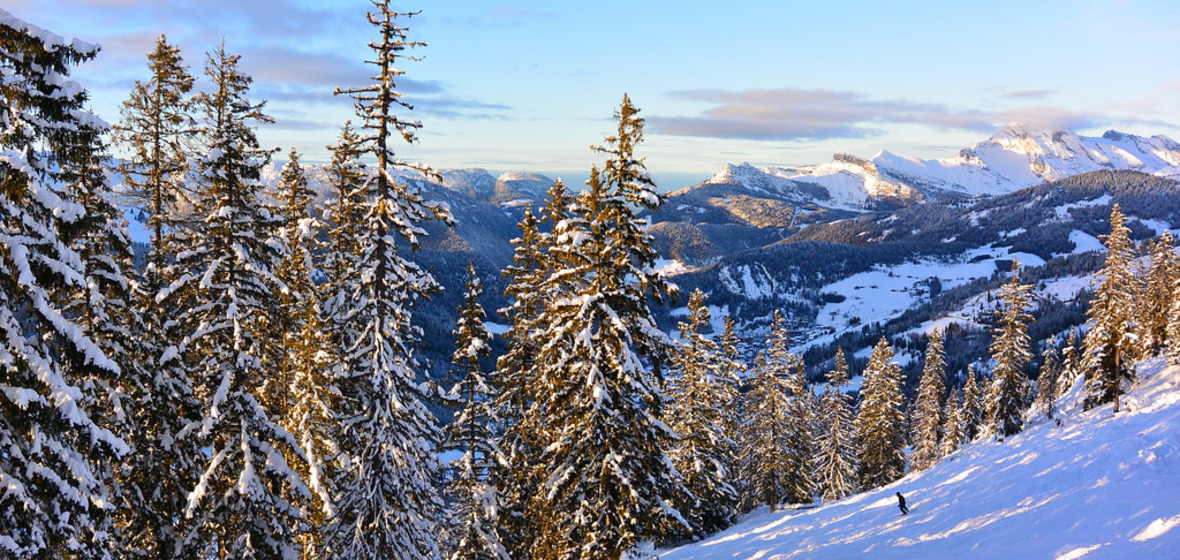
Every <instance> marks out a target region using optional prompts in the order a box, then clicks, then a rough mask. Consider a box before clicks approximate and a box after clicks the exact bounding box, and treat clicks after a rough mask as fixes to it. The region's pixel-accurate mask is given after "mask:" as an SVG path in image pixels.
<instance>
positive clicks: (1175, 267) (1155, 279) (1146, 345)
mask: <svg viewBox="0 0 1180 560" xmlns="http://www.w3.org/2000/svg"><path fill="white" fill-rule="evenodd" d="M1174 245H1175V240H1174V239H1173V238H1172V234H1171V232H1168V231H1165V232H1164V233H1162V234H1160V236H1159V238H1157V239H1156V240H1155V242H1154V243H1152V244H1151V263H1150V264H1149V265H1148V267H1147V273H1146V274H1145V275H1144V276H1145V277H1144V279H1143V282H1142V283H1141V285H1140V287H1141V289H1142V293H1141V294H1140V295H1139V297H1137V298H1135V303H1136V305H1137V309H1136V312H1135V314H1136V317H1137V320H1138V325H1137V328H1138V330H1139V333H1140V335H1139V346H1140V348H1139V355H1140V356H1143V357H1151V356H1159V355H1162V354H1163V352H1164V349H1165V348H1166V347H1167V345H1168V322H1169V321H1168V319H1169V316H1170V314H1171V312H1172V307H1173V292H1174V291H1175V287H1176V286H1175V284H1176V279H1177V278H1178V277H1180V262H1177V259H1176V248H1175V246H1174Z"/></svg>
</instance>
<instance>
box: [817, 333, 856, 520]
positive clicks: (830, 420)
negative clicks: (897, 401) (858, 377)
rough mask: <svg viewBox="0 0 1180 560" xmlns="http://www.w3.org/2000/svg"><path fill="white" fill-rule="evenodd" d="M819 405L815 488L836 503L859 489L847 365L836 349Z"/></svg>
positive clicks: (842, 354)
mask: <svg viewBox="0 0 1180 560" xmlns="http://www.w3.org/2000/svg"><path fill="white" fill-rule="evenodd" d="M827 377H828V383H827V386H826V388H825V389H824V395H823V400H822V401H821V407H822V410H821V418H822V422H823V427H822V430H821V432H820V435H819V438H818V439H819V442H818V445H817V446H816V447H817V453H816V471H817V473H816V474H817V479H818V480H817V486H818V489H819V493H820V496H821V497H822V498H823V499H824V500H825V501H830V500H839V499H840V498H844V497H847V496H850V495H852V494H853V493H855V492H856V491H857V489H858V488H859V482H858V473H857V470H858V463H857V458H856V446H855V442H856V432H855V431H854V428H853V426H854V422H855V419H856V417H855V414H854V410H853V406H852V396H851V395H849V394H848V392H847V388H848V386H849V385H851V382H850V381H849V379H848V362H847V361H846V360H845V358H844V349H843V348H837V349H836V361H835V365H834V366H833V367H832V371H829V372H828V376H827Z"/></svg>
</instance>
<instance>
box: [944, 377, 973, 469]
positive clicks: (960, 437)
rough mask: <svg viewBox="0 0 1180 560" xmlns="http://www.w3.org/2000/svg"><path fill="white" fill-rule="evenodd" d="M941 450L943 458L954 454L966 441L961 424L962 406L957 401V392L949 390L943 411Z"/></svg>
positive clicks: (965, 433) (965, 434)
mask: <svg viewBox="0 0 1180 560" xmlns="http://www.w3.org/2000/svg"><path fill="white" fill-rule="evenodd" d="M942 417H943V428H942V449H941V451H940V453H941V454H942V456H943V457H945V456H947V455H950V454H951V453H954V452H955V451H957V450H958V449H959V447H961V446H962V445H963V443H965V442H966V441H967V431H966V429H965V428H966V427H965V426H964V424H963V405H962V403H961V402H960V399H959V392H958V391H956V390H953V389H952V390H951V394H950V396H949V397H947V399H946V408H945V409H944V410H943V414H942Z"/></svg>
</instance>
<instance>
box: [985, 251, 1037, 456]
mask: <svg viewBox="0 0 1180 560" xmlns="http://www.w3.org/2000/svg"><path fill="white" fill-rule="evenodd" d="M1032 289H1033V287H1032V285H1031V284H1022V283H1021V282H1020V263H1019V262H1018V261H1016V260H1015V259H1013V260H1012V279H1011V280H1009V281H1008V283H1007V284H1005V285H1004V286H1003V287H1002V288H1000V292H999V294H998V295H997V297H998V298H999V300H1000V301H1001V302H1002V305H1003V308H1002V309H1001V310H1000V311H998V312H997V314H996V315H997V317H996V319H997V323H998V326H997V328H996V333H995V336H994V338H993V339H992V345H991V358H992V361H994V362H995V364H996V365H995V367H994V368H993V369H992V383H991V388H990V390H989V392H988V401H987V421H988V429H989V431H991V432H992V433H994V434H995V436H996V437H997V438H998V439H1000V440H1003V439H1004V438H1006V437H1008V436H1010V435H1013V434H1018V433H1020V431H1021V430H1022V429H1024V407H1025V403H1026V402H1027V400H1028V396H1029V386H1028V385H1029V384H1028V376H1027V375H1025V373H1024V367H1025V366H1027V365H1028V363H1029V362H1030V361H1032V358H1033V355H1032V350H1031V346H1032V341H1031V340H1030V339H1029V336H1028V326H1029V324H1030V323H1031V322H1032V315H1029V312H1028V310H1029V308H1030V307H1031V306H1032Z"/></svg>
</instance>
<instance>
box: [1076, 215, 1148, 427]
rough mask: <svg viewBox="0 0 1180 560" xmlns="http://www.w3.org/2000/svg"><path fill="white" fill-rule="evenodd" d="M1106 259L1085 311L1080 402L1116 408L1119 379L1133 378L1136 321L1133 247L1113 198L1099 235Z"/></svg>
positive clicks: (1121, 384) (1121, 383)
mask: <svg viewBox="0 0 1180 560" xmlns="http://www.w3.org/2000/svg"><path fill="white" fill-rule="evenodd" d="M1103 242H1104V243H1105V245H1106V259H1105V262H1104V263H1103V267H1102V271H1101V272H1099V273H1098V277H1099V279H1100V280H1099V282H1098V286H1097V288H1095V290H1094V300H1093V302H1092V303H1091V304H1090V309H1089V311H1088V312H1087V313H1086V317H1087V319H1089V323H1090V327H1089V329H1088V330H1087V331H1086V338H1085V341H1084V342H1083V346H1084V350H1083V352H1084V365H1083V371H1084V374H1085V379H1086V385H1085V389H1086V398H1085V401H1084V403H1083V406H1084V407H1085V408H1093V407H1096V406H1099V405H1102V404H1106V403H1108V402H1114V412H1115V413H1118V411H1119V404H1120V403H1119V397H1120V396H1121V395H1122V394H1123V392H1124V391H1125V384H1127V383H1128V382H1130V381H1133V380H1134V379H1135V357H1136V349H1137V341H1136V334H1137V321H1138V319H1137V318H1136V317H1135V297H1136V295H1137V294H1138V289H1137V280H1136V278H1135V276H1134V273H1133V271H1132V270H1131V262H1132V261H1133V260H1134V258H1135V249H1134V246H1133V244H1132V242H1131V230H1130V229H1129V228H1128V227H1127V218H1126V216H1124V215H1123V213H1122V210H1121V209H1120V208H1119V205H1118V204H1115V205H1114V206H1113V207H1112V208H1111V210H1110V235H1106V236H1104V239H1103Z"/></svg>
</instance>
